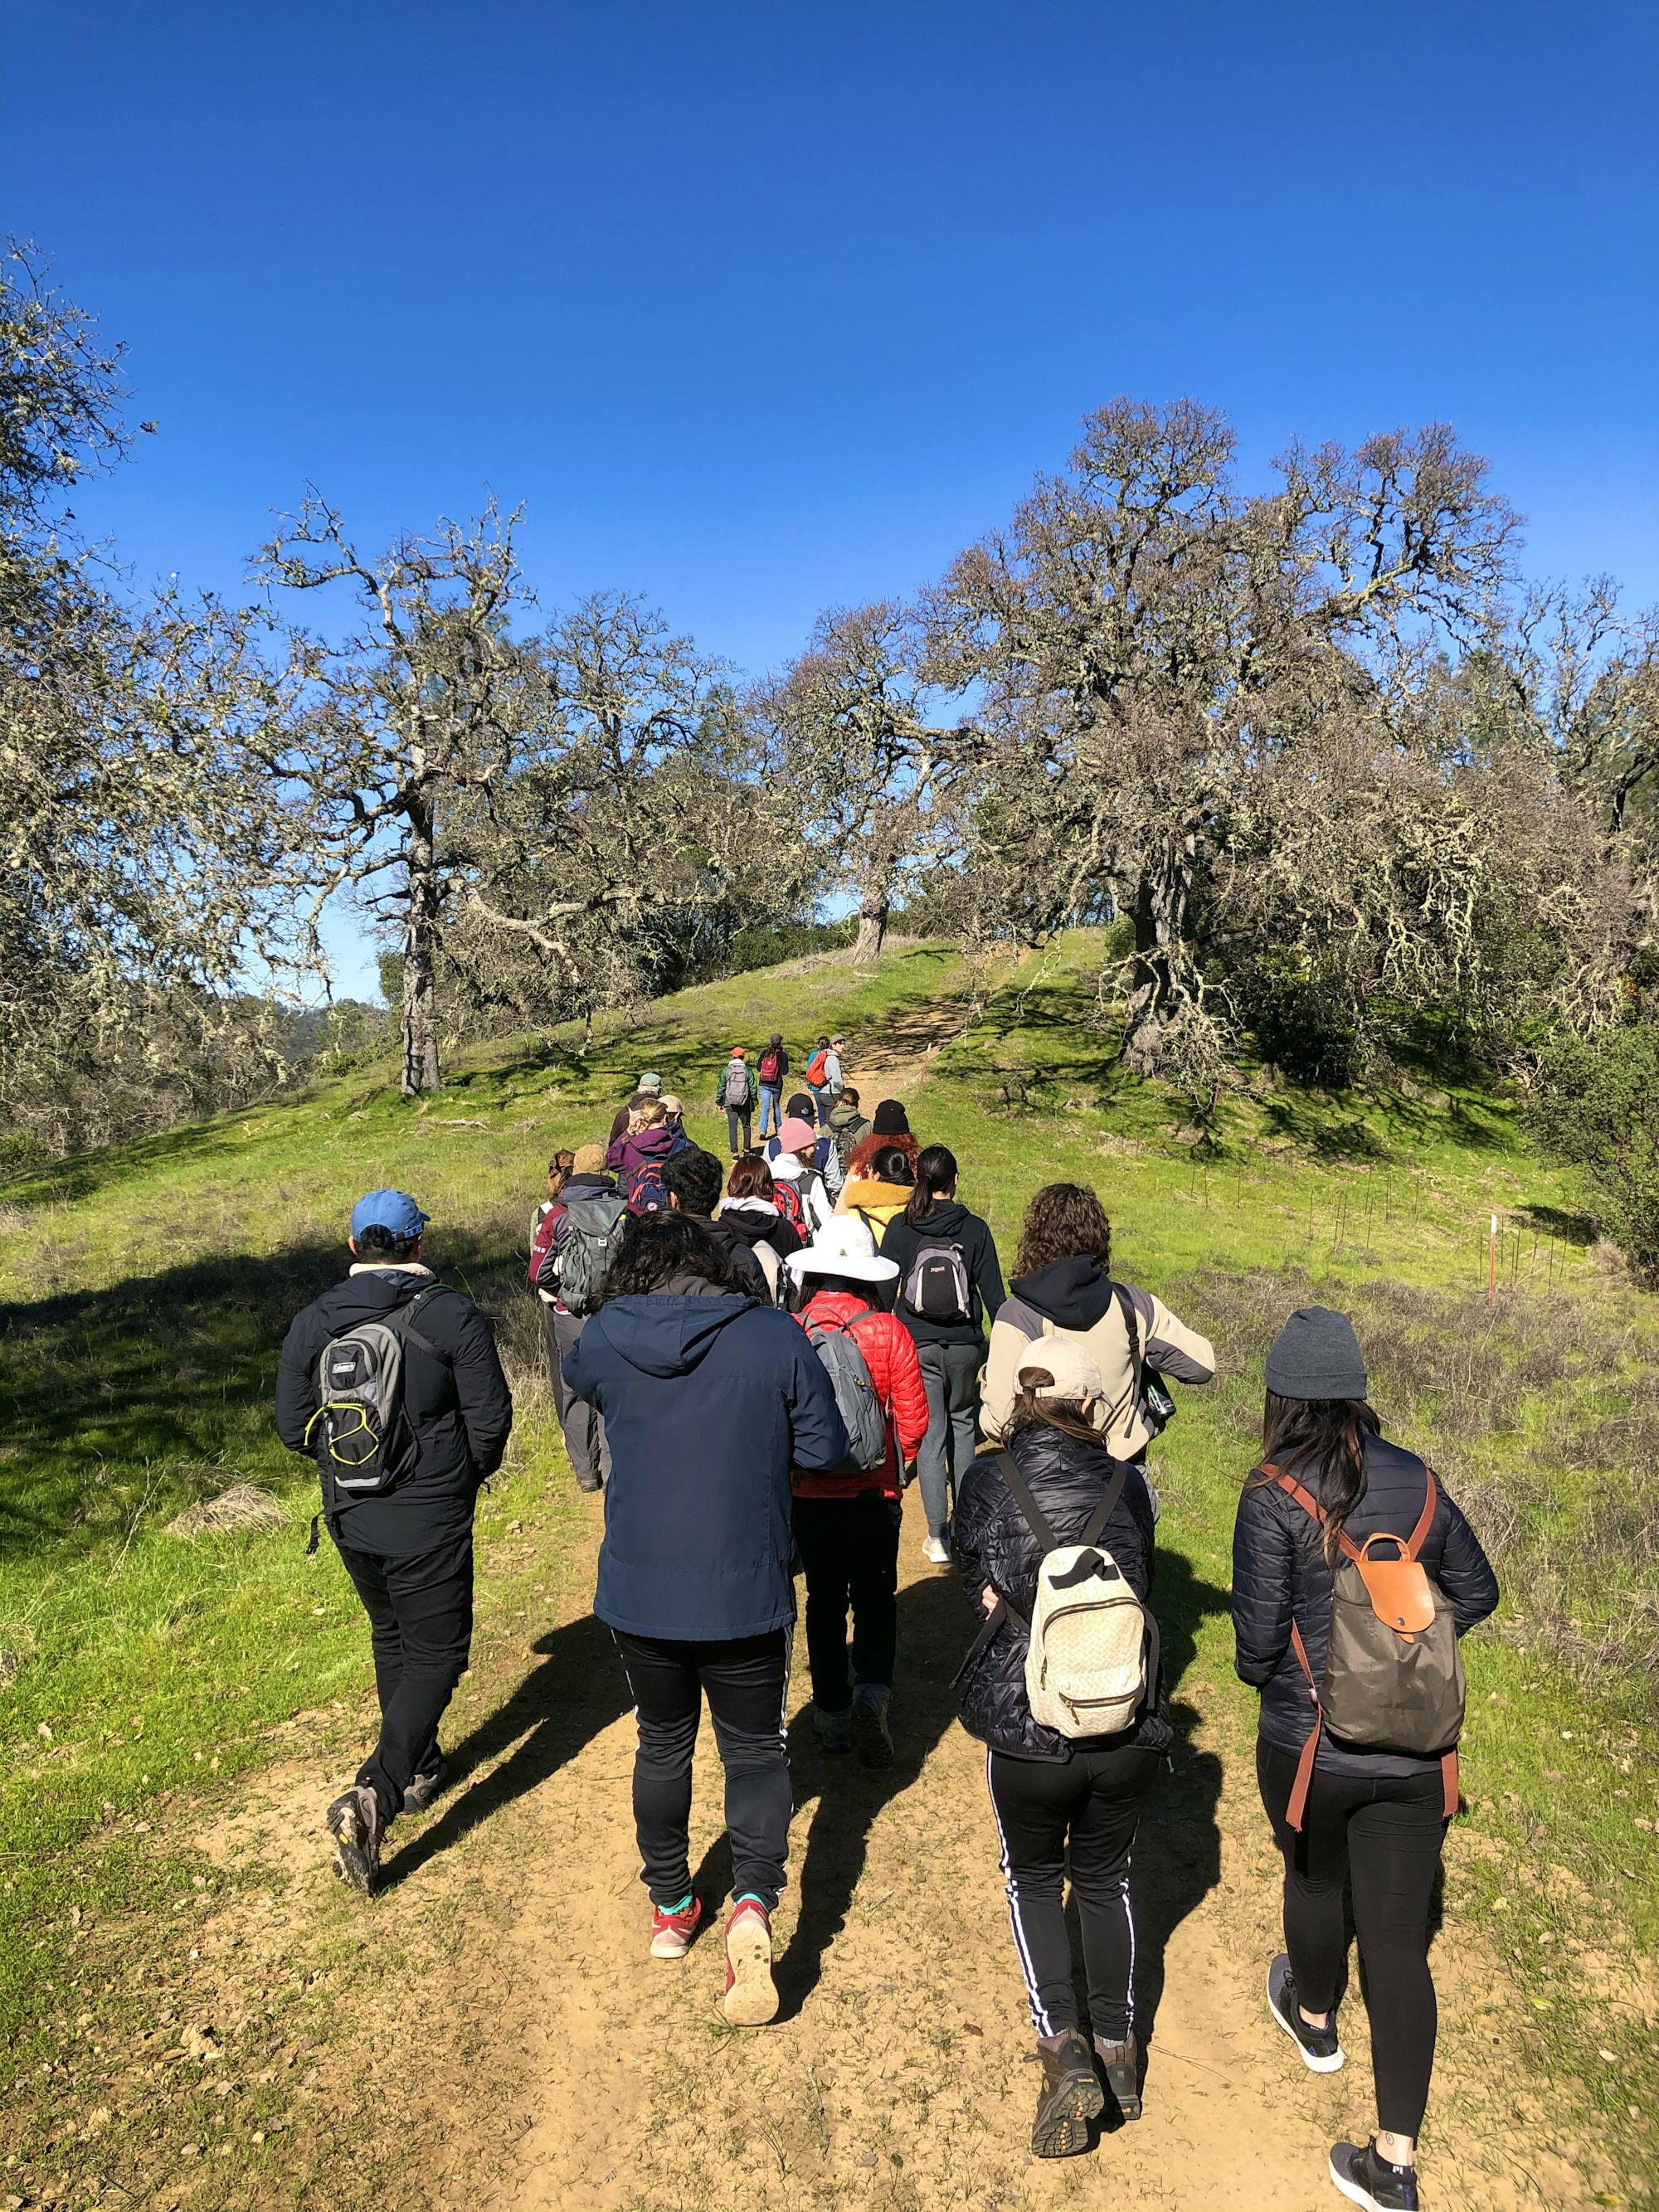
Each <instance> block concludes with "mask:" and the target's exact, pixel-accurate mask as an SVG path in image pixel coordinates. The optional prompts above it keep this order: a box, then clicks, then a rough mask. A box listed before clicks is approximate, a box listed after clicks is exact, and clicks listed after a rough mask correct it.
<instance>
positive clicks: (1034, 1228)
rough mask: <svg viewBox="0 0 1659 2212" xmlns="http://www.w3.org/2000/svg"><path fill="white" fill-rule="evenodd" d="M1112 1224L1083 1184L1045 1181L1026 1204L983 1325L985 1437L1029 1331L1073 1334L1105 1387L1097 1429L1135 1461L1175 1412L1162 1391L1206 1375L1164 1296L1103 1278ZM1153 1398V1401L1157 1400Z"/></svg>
mask: <svg viewBox="0 0 1659 2212" xmlns="http://www.w3.org/2000/svg"><path fill="white" fill-rule="evenodd" d="M1111 1264H1112V1225H1111V1223H1110V1222H1109V1220H1108V1219H1107V1218H1106V1210H1105V1208H1104V1207H1103V1206H1102V1205H1101V1202H1100V1200H1098V1199H1097V1197H1096V1196H1095V1194H1094V1193H1093V1191H1091V1190H1090V1189H1089V1188H1087V1187H1086V1186H1085V1185H1084V1184H1082V1183H1077V1182H1051V1183H1045V1184H1044V1185H1043V1187H1042V1189H1041V1190H1039V1191H1038V1192H1037V1193H1036V1195H1035V1196H1034V1197H1033V1198H1032V1200H1031V1202H1030V1205H1029V1206H1027V1207H1026V1209H1025V1219H1024V1225H1023V1226H1022V1227H1021V1230H1020V1235H1019V1249H1018V1252H1017V1253H1016V1254H1015V1255H1014V1276H1013V1280H1012V1283H1011V1284H1010V1285H1009V1292H1010V1295H1009V1297H1008V1299H1007V1302H1006V1304H1005V1305H1004V1306H1003V1308H1002V1310H1001V1312H1000V1313H999V1314H998V1316H997V1317H996V1319H995V1321H994V1322H993V1323H992V1327H991V1344H990V1350H989V1352H988V1354H987V1358H986V1362H985V1377H984V1381H983V1383H982V1384H981V1391H980V1419H981V1426H982V1427H983V1429H984V1431H985V1433H986V1435H987V1436H988V1437H993V1438H995V1437H1000V1436H1001V1434H1002V1432H1003V1429H1004V1426H1005V1425H1006V1422H1007V1419H1008V1417H1009V1415H1010V1413H1012V1410H1013V1404H1014V1389H1013V1371H1014V1369H1015V1367H1016V1365H1017V1364H1018V1362H1019V1360H1020V1359H1021V1358H1022V1357H1023V1356H1024V1352H1025V1348H1026V1346H1028V1345H1029V1344H1030V1342H1031V1341H1032V1340H1033V1339H1034V1338H1037V1337H1041V1336H1043V1335H1045V1334H1048V1332H1050V1331H1052V1332H1054V1333H1055V1334H1059V1335H1062V1336H1076V1337H1079V1338H1080V1339H1081V1340H1083V1342H1084V1343H1085V1344H1086V1345H1087V1346H1088V1347H1089V1351H1090V1353H1091V1357H1092V1358H1093V1359H1094V1362H1095V1364H1096V1366H1097V1367H1098V1368H1099V1370H1100V1372H1101V1376H1102V1379H1103V1383H1104V1384H1105V1397H1104V1400H1103V1407H1102V1411H1101V1425H1102V1432H1103V1435H1104V1436H1105V1437H1106V1438H1107V1441H1108V1442H1109V1443H1110V1445H1111V1448H1112V1449H1113V1450H1114V1451H1115V1453H1116V1454H1117V1455H1118V1457H1119V1458H1120V1459H1139V1458H1140V1457H1142V1456H1143V1455H1144V1454H1145V1452H1146V1447H1147V1445H1148V1444H1149V1443H1151V1441H1152V1438H1153V1437H1155V1436H1156V1435H1157V1434H1158V1431H1159V1430H1160V1429H1161V1428H1162V1427H1163V1425H1164V1421H1165V1420H1167V1419H1169V1417H1170V1414H1171V1413H1173V1411H1174V1406H1173V1402H1172V1401H1170V1399H1169V1398H1168V1397H1167V1395H1165V1394H1164V1391H1163V1389H1162V1384H1163V1381H1164V1377H1165V1376H1170V1378H1172V1379H1173V1380H1174V1381H1175V1382H1177V1383H1208V1382H1210V1381H1211V1380H1212V1378H1213V1376H1214V1375H1215V1353H1214V1351H1213V1350H1212V1347H1211V1344H1210V1340H1209V1339H1208V1338H1207V1337H1205V1336H1200V1334H1199V1333H1198V1331H1197V1330H1196V1329H1194V1328H1188V1326H1187V1324H1186V1323H1185V1322H1183V1321H1182V1320H1180V1319H1179V1318H1178V1317H1177V1316H1176V1315H1175V1314H1173V1313H1171V1312H1170V1309H1169V1307H1168V1306H1166V1305H1165V1304H1164V1301H1163V1299H1162V1298H1156V1297H1153V1296H1152V1292H1151V1291H1143V1290H1140V1289H1139V1288H1137V1287H1136V1286H1135V1285H1133V1284H1128V1283H1115V1282H1114V1281H1113V1280H1112V1277H1111V1273H1110V1270H1111ZM1160 1401H1161V1402H1160Z"/></svg>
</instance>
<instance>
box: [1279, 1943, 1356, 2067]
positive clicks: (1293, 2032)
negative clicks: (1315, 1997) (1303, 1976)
mask: <svg viewBox="0 0 1659 2212" xmlns="http://www.w3.org/2000/svg"><path fill="white" fill-rule="evenodd" d="M1267 2009H1268V2011H1269V2012H1271V2013H1272V2015H1273V2018H1274V2019H1275V2020H1276V2021H1278V2022H1279V2026H1280V2027H1282V2028H1283V2029H1284V2031H1285V2034H1286V2035H1288V2036H1289V2037H1290V2039H1291V2042H1292V2043H1293V2044H1295V2045H1296V2047H1297V2050H1298V2051H1300V2052H1301V2053H1302V2063H1303V2064H1304V2066H1305V2067H1306V2068H1307V2069H1308V2071H1309V2072H1310V2074H1334V2073H1336V2072H1337V2071H1338V2070H1339V2069H1340V2067H1341V2065H1342V2063H1343V2057H1342V2045H1340V2043H1339V2042H1338V2041H1337V2039H1336V2015H1335V2014H1334V2013H1333V2014H1332V2015H1331V2023H1330V2026H1329V2027H1313V2026H1312V2025H1311V2023H1310V2022H1309V2021H1305V2020H1304V2019H1303V2017H1302V2004H1301V2000H1300V1999H1299V1998H1298V1997H1297V1994H1296V1977H1295V1976H1294V1975H1293V1974H1292V1973H1291V1962H1290V1960H1289V1959H1288V1958H1286V1956H1285V1954H1284V1952H1282V1951H1281V1952H1280V1953H1279V1956H1278V1957H1277V1958H1276V1959H1275V1960H1273V1964H1272V1966H1269V1967H1268V1969H1267Z"/></svg>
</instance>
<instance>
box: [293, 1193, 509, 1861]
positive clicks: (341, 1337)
mask: <svg viewBox="0 0 1659 2212" xmlns="http://www.w3.org/2000/svg"><path fill="white" fill-rule="evenodd" d="M429 1218H430V1217H429V1216H428V1214H427V1213H425V1212H423V1211H422V1208H421V1207H420V1206H417V1205H416V1202H415V1200H413V1199H412V1198H411V1197H410V1195H409V1194H408V1192H407V1191H402V1190H372V1191H370V1192H368V1194H367V1195H366V1196H365V1197H362V1198H360V1199H359V1200H358V1201H357V1203H356V1206H353V1208H352V1210H351V1234H350V1237H349V1244H350V1248H351V1254H352V1261H353V1264H352V1267H351V1269H350V1271H349V1273H348V1274H347V1275H346V1277H345V1278H344V1279H343V1281H340V1282H337V1283H336V1284H335V1285H333V1286H332V1287H331V1289H329V1290H326V1291H324V1292H323V1294H322V1296H321V1297H319V1298H314V1299H313V1301H312V1303H311V1304H309V1305H308V1306H307V1307H306V1309H305V1310H304V1311H303V1312H302V1313H301V1314H299V1315H297V1316H295V1321H294V1322H293V1325H292V1326H291V1327H290V1328H289V1332H288V1335H287V1337H286V1339H285V1340H284V1341H283V1351H282V1358H281V1360H280V1361H279V1363H278V1366H277V1371H276V1433H277V1435H278V1436H279V1437H281V1438H282V1440H283V1443H285V1444H286V1445H287V1446H288V1447H289V1450H290V1451H296V1452H304V1453H306V1454H307V1455H313V1456H314V1457H315V1459H316V1461H317V1466H318V1472H319V1476H320V1478H321V1481H322V1492H323V1506H322V1512H321V1514H320V1515H319V1519H320V1520H323V1521H325V1522H326V1523H327V1527H328V1532H329V1534H330V1535H331V1537H332V1538H333V1540H334V1542H335V1546H336V1547H337V1550H338V1552H339V1554H340V1559H341V1562H342V1564H343V1566H344V1568H345V1571H346V1572H347V1574H348V1575H349V1576H350V1577H351V1581H352V1583H353V1586H354V1587H355V1589H356V1592H357V1595H358V1596H359V1597H360V1598H361V1599H362V1605H363V1610H364V1611H365V1612H366V1613H368V1619H369V1629H370V1638H371V1642H372V1644H373V1648H374V1682H375V1687H376V1689H377V1691H378V1692H379V1693H380V1739H379V1741H378V1742H377V1743H376V1744H375V1747H374V1751H373V1752H372V1753H371V1754H370V1755H369V1757H368V1759H366V1760H365V1761H364V1762H363V1765H362V1767H361V1768H360V1770H359V1771H358V1774H357V1778H356V1782H355V1783H354V1784H352V1786H351V1787H350V1788H349V1790H344V1791H343V1793H342V1794H341V1795H340V1796H337V1798H336V1799H335V1800H334V1802H332V1804H331V1805H330V1807H329V1808H328V1814H327V1823H328V1829H329V1832H330V1834H331V1836H332V1837H333V1838H334V1844H335V1857H334V1868H335V1872H336V1873H337V1874H338V1875H340V1876H341V1877H342V1879H343V1880H344V1881H348V1882H349V1883H350V1884H351V1886H352V1887H354V1888H356V1889H359V1890H362V1891H363V1892H364V1893H368V1891H370V1890H372V1889H373V1887H374V1883H375V1880H376V1878H377V1876H378V1875H379V1873H380V1851H381V1846H382V1844H383V1841H384V1838H385V1836H386V1830H387V1828H388V1827H389V1826H391V1824H392V1821H393V1820H396V1818H397V1816H398V1814H399V1813H402V1812H419V1811H422V1810H424V1809H425V1808H426V1807H427V1806H428V1805H429V1804H430V1803H431V1802H432V1800H433V1798H434V1797H435V1796H436V1795H437V1793H438V1791H439V1790H441V1788H442V1787H443V1784H444V1782H445V1779H446V1769H445V1765H444V1759H443V1754H442V1753H441V1751H440V1750H439V1748H438V1723H439V1722H440V1721H441V1719H442V1717H443V1715H444V1711H445V1709H446V1707H447V1705H448V1704H449V1701H450V1699H451V1698H452V1697H453V1695H454V1692H455V1686H456V1684H457V1683H458V1682H459V1680H460V1678H461V1676H462V1675H463V1674H465V1671H466V1666H467V1662H468V1659H469V1657H470V1656H471V1641H472V1514H473V1506H474V1504H475V1502H476V1500H477V1493H478V1489H479V1486H480V1485H481V1484H482V1483H483V1482H484V1481H485V1480H487V1479H488V1478H489V1476H490V1475H492V1474H494V1473H495V1470H496V1468H498V1467H499V1466H500V1465H501V1458H502V1455H503V1454H504V1453H505V1451H506V1449H507V1437H508V1435H509V1434H510V1433H511V1431H512V1427H513V1396H512V1393H511V1391H510V1390H509V1389H508V1388H507V1377H506V1376H505V1375H504V1374H503V1373H502V1372H501V1360H500V1358H499V1357H498V1356H497V1353H496V1350H495V1332H494V1330H493V1329H492V1328H491V1327H490V1324H489V1320H488V1319H487V1318H486V1316H484V1315H483V1313H481V1312H480V1311H479V1310H478V1308H477V1306H476V1305H475V1304H473V1303H472V1300H471V1298H470V1297H466V1296H465V1293H464V1292H462V1291H456V1290H451V1289H450V1288H448V1286H447V1285H443V1284H441V1283H440V1282H439V1281H438V1280H437V1278H436V1277H435V1274H434V1273H433V1271H432V1269H431V1267H429V1266H428V1264H427V1261H426V1260H425V1257H424V1238H425V1232H426V1227H427V1223H428V1219H429ZM316 1541H317V1532H316V1524H315V1522H313V1528H312V1544H313V1548H314V1547H315V1545H316Z"/></svg>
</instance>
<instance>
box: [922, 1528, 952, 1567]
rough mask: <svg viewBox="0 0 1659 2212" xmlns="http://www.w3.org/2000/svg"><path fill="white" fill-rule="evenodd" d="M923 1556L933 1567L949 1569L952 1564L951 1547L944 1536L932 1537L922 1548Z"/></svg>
mask: <svg viewBox="0 0 1659 2212" xmlns="http://www.w3.org/2000/svg"><path fill="white" fill-rule="evenodd" d="M921 1556H922V1558H923V1559H927V1561H929V1563H930V1564H931V1565H933V1566H936V1567H948V1566H949V1565H950V1564H951V1547H950V1546H949V1545H948V1544H947V1543H946V1542H945V1539H944V1537H943V1536H930V1537H929V1538H928V1539H927V1542H926V1543H925V1544H924V1545H923V1546H922V1547H921Z"/></svg>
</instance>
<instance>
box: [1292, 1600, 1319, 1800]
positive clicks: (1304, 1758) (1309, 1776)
mask: <svg viewBox="0 0 1659 2212" xmlns="http://www.w3.org/2000/svg"><path fill="white" fill-rule="evenodd" d="M1291 1650H1293V1651H1294V1652H1295V1653H1296V1656H1297V1658H1298V1659H1299V1660H1300V1661H1301V1662H1302V1671H1303V1673H1304V1674H1305V1675H1306V1676H1307V1678H1308V1693H1309V1695H1310V1697H1311V1698H1312V1699H1313V1701H1314V1724H1313V1733H1312V1735H1310V1736H1309V1738H1308V1741H1306V1743H1304V1745H1303V1747H1302V1754H1301V1757H1300V1758H1299V1759H1297V1762H1296V1780H1295V1781H1294V1782H1293V1783H1292V1784H1291V1802H1290V1803H1289V1804H1288V1805H1287V1806H1286V1807H1285V1820H1286V1822H1287V1823H1288V1824H1289V1826H1290V1827H1291V1829H1292V1830H1293V1831H1294V1832H1295V1833H1296V1834H1297V1835H1300V1834H1301V1832H1302V1823H1303V1821H1304V1820H1305V1818H1306V1817H1307V1812H1308V1792H1309V1790H1310V1789H1311V1788H1312V1787H1313V1773H1314V1759H1315V1757H1316V1753H1318V1750H1319V1735H1320V1730H1321V1729H1322V1728H1323V1727H1324V1725H1325V1715H1324V1711H1323V1709H1322V1707H1321V1705H1320V1703H1319V1690H1318V1686H1317V1685H1316V1683H1315V1681H1314V1678H1313V1668H1311V1667H1310V1665H1309V1664H1308V1647H1307V1646H1306V1644H1304V1642H1303V1641H1302V1631H1301V1630H1300V1629H1299V1628H1298V1627H1297V1625H1296V1623H1295V1622H1294V1621H1292V1622H1291Z"/></svg>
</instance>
